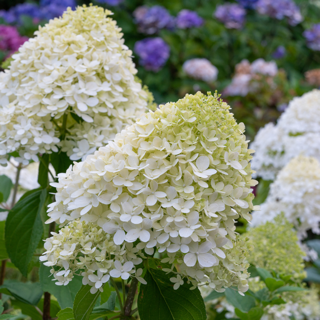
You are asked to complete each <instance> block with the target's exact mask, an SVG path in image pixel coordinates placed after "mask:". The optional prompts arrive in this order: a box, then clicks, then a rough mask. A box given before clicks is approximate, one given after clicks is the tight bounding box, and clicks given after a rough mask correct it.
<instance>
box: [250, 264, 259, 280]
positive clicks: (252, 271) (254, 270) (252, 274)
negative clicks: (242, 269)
mask: <svg viewBox="0 0 320 320" xmlns="http://www.w3.org/2000/svg"><path fill="white" fill-rule="evenodd" d="M248 272H249V273H250V278H255V277H259V273H258V271H257V268H256V267H255V266H253V265H251V266H250V267H249V268H248Z"/></svg>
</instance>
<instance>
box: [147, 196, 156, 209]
mask: <svg viewBox="0 0 320 320" xmlns="http://www.w3.org/2000/svg"><path fill="white" fill-rule="evenodd" d="M157 201H158V198H157V197H156V196H155V195H153V194H152V195H150V196H148V198H147V199H146V203H147V205H148V206H153V205H155V204H156V202H157Z"/></svg>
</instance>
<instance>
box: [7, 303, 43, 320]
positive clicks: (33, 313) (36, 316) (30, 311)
mask: <svg viewBox="0 0 320 320" xmlns="http://www.w3.org/2000/svg"><path fill="white" fill-rule="evenodd" d="M11 302H12V304H13V306H14V307H15V309H20V310H21V313H23V314H24V315H26V316H29V317H30V318H31V319H32V320H42V316H41V315H40V313H39V312H38V311H37V309H36V308H35V306H32V305H30V304H26V303H23V302H21V301H17V300H12V301H11Z"/></svg>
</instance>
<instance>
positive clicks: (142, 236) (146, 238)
mask: <svg viewBox="0 0 320 320" xmlns="http://www.w3.org/2000/svg"><path fill="white" fill-rule="evenodd" d="M139 238H140V240H141V241H142V242H148V241H149V240H150V233H149V232H148V231H147V230H141V231H140V236H139Z"/></svg>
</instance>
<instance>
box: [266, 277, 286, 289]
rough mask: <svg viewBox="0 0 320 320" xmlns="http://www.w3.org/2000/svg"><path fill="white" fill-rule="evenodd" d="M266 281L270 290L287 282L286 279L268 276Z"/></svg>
mask: <svg viewBox="0 0 320 320" xmlns="http://www.w3.org/2000/svg"><path fill="white" fill-rule="evenodd" d="M264 282H265V284H266V286H267V288H268V289H269V290H270V291H274V290H277V289H279V288H280V287H282V286H284V284H285V283H284V281H282V280H278V279H274V278H267V279H265V281H264Z"/></svg>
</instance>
